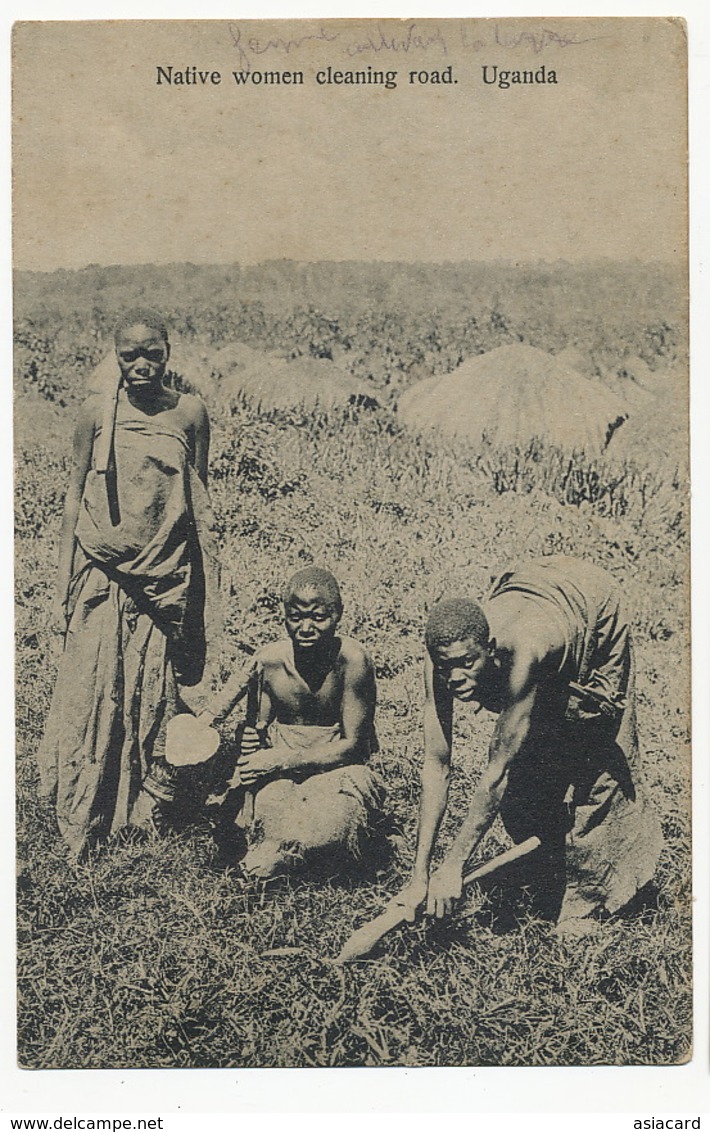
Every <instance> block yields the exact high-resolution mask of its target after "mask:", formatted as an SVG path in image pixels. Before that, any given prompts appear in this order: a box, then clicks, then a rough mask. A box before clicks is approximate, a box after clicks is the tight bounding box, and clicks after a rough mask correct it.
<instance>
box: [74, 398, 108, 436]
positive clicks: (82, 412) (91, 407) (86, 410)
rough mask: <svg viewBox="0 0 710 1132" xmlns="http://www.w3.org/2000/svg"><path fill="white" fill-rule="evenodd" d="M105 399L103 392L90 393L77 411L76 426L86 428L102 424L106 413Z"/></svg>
mask: <svg viewBox="0 0 710 1132" xmlns="http://www.w3.org/2000/svg"><path fill="white" fill-rule="evenodd" d="M104 404H105V399H104V396H103V394H101V393H90V394H89V396H88V397H87V398H86V400H85V401H82V403H81V405H80V406H79V412H78V413H77V418H76V426H77V428H81V429H85V428H87V427H91V428H96V426H97V425H99V424H101V421H102V420H103V415H104Z"/></svg>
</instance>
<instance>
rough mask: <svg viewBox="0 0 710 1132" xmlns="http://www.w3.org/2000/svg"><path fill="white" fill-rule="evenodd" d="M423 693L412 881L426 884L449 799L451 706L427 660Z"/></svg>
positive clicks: (445, 692) (450, 699)
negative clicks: (421, 761)
mask: <svg viewBox="0 0 710 1132" xmlns="http://www.w3.org/2000/svg"><path fill="white" fill-rule="evenodd" d="M424 689H425V700H424V766H423V767H422V792H421V799H420V802H419V830H418V833H417V853H416V858H415V861H414V879H415V880H419V881H424V882H425V883H426V881H427V880H428V877H429V863H430V861H431V855H432V853H433V850H434V845H435V842H436V837H437V834H438V832H439V826H440V825H441V819H442V818H443V816H444V813H445V811H446V804H447V801H448V797H449V780H450V776H451V732H452V723H453V706H454V705H453V700H452V697H451V694H450V693H449V692H448V691H447V690H446V688H445V687H444V686H443V685H442V684H440V683H439V682H438V681H435V678H434V666H433V665H432V662H431V659H430V657H429V656H427V658H426V660H425V662H424Z"/></svg>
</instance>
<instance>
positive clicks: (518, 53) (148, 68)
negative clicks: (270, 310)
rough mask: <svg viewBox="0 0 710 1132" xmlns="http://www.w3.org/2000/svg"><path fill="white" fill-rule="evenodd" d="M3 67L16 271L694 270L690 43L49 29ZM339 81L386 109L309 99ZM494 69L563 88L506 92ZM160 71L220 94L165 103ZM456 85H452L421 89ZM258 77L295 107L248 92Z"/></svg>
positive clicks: (674, 32) (676, 39) (330, 31)
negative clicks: (379, 78)
mask: <svg viewBox="0 0 710 1132" xmlns="http://www.w3.org/2000/svg"><path fill="white" fill-rule="evenodd" d="M13 46H14V52H13V55H14V58H13V117H14V166H13V168H14V215H15V219H14V262H15V266H16V267H17V268H29V269H32V270H53V269H54V268H57V267H65V268H77V267H83V266H85V265H87V264H89V263H101V264H105V263H149V262H154V263H168V262H182V261H191V262H194V263H209V262H213V263H214V262H218V263H228V262H234V261H237V262H240V263H243V264H248V263H257V262H260V261H262V260H265V259H280V258H286V259H296V260H321V259H330V260H348V259H357V260H405V261H417V260H422V261H442V260H465V259H474V260H487V259H496V258H502V259H506V260H511V261H513V262H515V261H530V260H532V261H535V260H546V261H554V260H556V259H565V260H569V261H576V260H584V259H588V258H599V257H609V258H612V259H629V258H637V259H641V260H653V259H660V260H665V261H674V260H675V261H676V262H679V263H681V264H682V263H683V259H684V256H685V251H686V248H685V225H686V210H685V195H686V184H685V167H686V166H685V161H686V124H685V109H686V108H685V99H686V93H685V70H684V66H685V64H684V53H685V37H684V32H683V29H682V27H681V26H680V25H679V24H678V23H677V22H676V23H673V22H671V21H668V20H662V19H652V20H644V19H633V20H628V21H620V20H606V21H588V20H579V19H577V20H573V21H560V20H555V19H547V20H534V19H530V20H527V21H522V20H513V21H508V22H506V21H496V20H493V19H489V20H485V21H484V20H478V21H462V20H458V19H441V20H437V19H429V20H421V19H414V18H413V19H409V20H399V21H396V20H375V19H371V20H368V21H363V20H360V21H355V20H347V21H346V20H339V21H327V20H310V21H285V22H281V23H278V24H277V23H274V22H272V23H270V24H269V23H255V22H251V23H250V22H249V21H244V20H239V19H231V20H212V21H201V22H188V21H162V22H150V23H147V22H140V23H139V22H125V21H121V22H117V21H96V22H88V21H80V22H44V23H25V24H21V25H20V26H17V27H16V28H15V35H14V45H13ZM328 66H330V67H331V69H332V70H333V71H335V70H339V71H342V72H345V71H348V70H350V71H353V70H360V71H363V70H366V69H367V67H368V66H369V67H371V68H372V69H373V70H379V71H384V70H387V71H390V70H394V71H396V72H397V79H396V83H397V85H396V87H395V88H394V89H389V90H388V89H385V88H384V87H383V86H381V85H376V84H373V85H367V86H365V85H358V86H352V85H350V86H348V85H344V84H341V85H336V84H333V83H331V84H323V85H319V84H318V83H317V82H316V81H315V76H316V75H317V74H318V73H319V72H320V73H322V72H323V71H324V70H325V69H326V68H327V67H328ZM484 66H486V67H487V68H488V69H487V71H486V72H485V73H486V76H487V77H488V78H491V77H493V76H494V74H495V72H494V70H493V68H494V67H497V68H498V70H499V71H503V70H515V69H518V70H528V71H530V72H531V73H533V74H537V75H538V76H541V75H542V74H543V71H542V70H541V69H542V68H544V69H545V77H546V78H549V76H550V72H554V74H555V76H556V78H557V83H550V82H545V83H533V84H526V85H520V86H511V87H509V88H507V89H505V88H503V89H501V88H500V87H499V86H498V85H497V84H495V83H484V82H483V67H484ZM158 67H163V69H165V68H167V67H172V68H173V73H174V72H176V71H181V72H183V73H184V72H186V71H187V70H188V68H190V67H196V68H197V69H200V70H205V71H210V72H212V71H215V70H217V71H219V72H220V75H221V79H222V81H221V83H220V84H219V85H214V84H212V83H211V82H209V83H208V84H207V85H205V86H203V85H200V84H198V85H196V84H182V85H177V84H168V83H165V82H164V81H163V82H161V83H158V82H157V78H158V74H159V72H158ZM448 67H451V71H450V72H448V77H450V78H452V79H453V80H455V81H452V82H450V83H446V84H445V83H438V84H435V83H433V82H431V81H428V82H427V83H421V82H419V80H418V78H417V79H416V80H415V82H414V83H411V82H410V81H409V73H410V72H411V71H412V70H414V71H415V72H416V74H417V75H419V74H420V72H422V71H423V72H426V74H427V75H431V73H432V72H436V73H437V74H438V75H439V77H441V75H442V72H443V73H444V74H447V71H446V68H448ZM234 70H238V71H240V72H241V71H245V72H248V73H249V76H250V77H249V79H248V80H247V83H246V84H245V85H240V86H238V85H237V84H236V83H235V82H234V80H233V78H232V71H234ZM265 70H269V71H272V72H273V71H284V70H286V71H290V72H293V71H299V70H300V71H302V73H303V75H304V83H303V85H298V84H296V85H285V84H284V85H280V86H278V87H276V86H273V85H264V84H263V83H262V84H260V85H255V84H254V83H253V82H252V78H251V75H252V73H254V72H259V71H262V72H263V71H265Z"/></svg>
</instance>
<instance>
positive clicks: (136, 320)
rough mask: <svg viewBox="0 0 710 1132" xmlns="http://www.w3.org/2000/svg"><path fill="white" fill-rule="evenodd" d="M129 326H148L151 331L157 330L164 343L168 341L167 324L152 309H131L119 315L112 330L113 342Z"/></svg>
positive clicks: (158, 313)
mask: <svg viewBox="0 0 710 1132" xmlns="http://www.w3.org/2000/svg"><path fill="white" fill-rule="evenodd" d="M129 326H149V327H150V329H151V330H157V332H158V334H159V335H160V337H161V338H162V339H163V341H164V342H167V341H168V324H167V322H166V321H165V319H164V318H163V316H162V314H160V312H159V311H156V310H154V309H153V307H131V308H130V310H127V311H124V312H123V314H120V315H119V316H118V318H117V319H116V324H115V326H114V328H113V338H114V342H115V341H116V339H117V338H118V336H119V334H121V333H122V332H123V331H124V330H128V327H129Z"/></svg>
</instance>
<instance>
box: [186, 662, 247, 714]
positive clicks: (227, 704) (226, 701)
mask: <svg viewBox="0 0 710 1132" xmlns="http://www.w3.org/2000/svg"><path fill="white" fill-rule="evenodd" d="M257 661H258V657H257V658H255V659H254V660H250V661H249V664H248V665H246V666H245V667H244V668H240V669H238V670H237V671H236V672H233V673H232V675H231V676H230V677H229V679H228V680H227V682H226V683H225V684H224V686H223V687H222V688H220V690H219V691H218V692H215V694H214V695H213V696H212V698H211V699H210V701H209V703H208V705H207V707H206V709H205V710H204V711H203V712H201V713H200V718H201V719H204V721H205V722H206V723H221V722H222V721H223V720H225V719H226V718H227V716H229V715H230V714H231V712H232V711H233V710H234V708H235V707H236V705H237V704H238V703H239V701H240V700H242V699H243V698H244V696H245V695H246V693H247V690H248V687H249V680H250V679H251V677H252V674H253V672H254V668H255V665H256V663H257Z"/></svg>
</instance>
